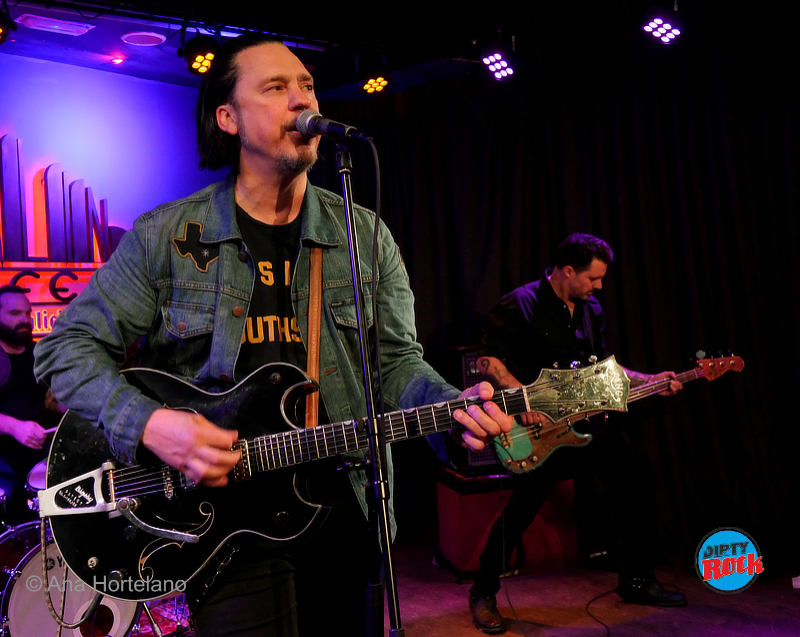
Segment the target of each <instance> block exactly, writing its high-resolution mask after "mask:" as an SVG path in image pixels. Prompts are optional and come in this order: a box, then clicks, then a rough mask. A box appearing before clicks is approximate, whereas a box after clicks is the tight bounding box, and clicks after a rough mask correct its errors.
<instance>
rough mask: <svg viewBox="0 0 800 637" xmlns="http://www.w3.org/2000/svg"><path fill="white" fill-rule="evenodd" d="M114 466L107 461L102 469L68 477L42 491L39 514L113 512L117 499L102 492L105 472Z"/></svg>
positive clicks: (41, 515)
mask: <svg viewBox="0 0 800 637" xmlns="http://www.w3.org/2000/svg"><path fill="white" fill-rule="evenodd" d="M113 468H114V465H113V463H111V462H104V463H103V465H102V466H101V467H100V468H99V469H95V470H94V471H89V472H87V473H84V474H83V475H80V476H77V477H75V478H72V479H71V480H66V481H64V482H62V483H60V484H57V485H55V486H52V487H50V488H49V489H42V490H41V491H39V494H38V497H39V517H42V518H43V517H47V516H52V515H76V514H80V513H100V512H102V511H109V512H111V513H112V514H113V512H114V511H115V509H116V508H117V503H116V502H115V501H114V500H113V497H112V498H110V500H111V501H110V502H109V501H107V500H106V496H105V494H104V493H103V476H104V475H105V473H106V472H107V471H111V470H112V469H113Z"/></svg>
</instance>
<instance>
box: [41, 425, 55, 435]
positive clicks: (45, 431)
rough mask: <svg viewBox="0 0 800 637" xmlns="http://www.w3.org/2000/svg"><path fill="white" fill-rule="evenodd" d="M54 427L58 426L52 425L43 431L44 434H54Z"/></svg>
mask: <svg viewBox="0 0 800 637" xmlns="http://www.w3.org/2000/svg"><path fill="white" fill-rule="evenodd" d="M56 429H58V427H53V428H52V429H45V430H44V433H45V435H47V434H54V433H55V432H56Z"/></svg>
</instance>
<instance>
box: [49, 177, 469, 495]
mask: <svg viewBox="0 0 800 637" xmlns="http://www.w3.org/2000/svg"><path fill="white" fill-rule="evenodd" d="M234 184H235V177H234V176H233V175H230V176H229V177H228V178H227V179H226V180H224V181H222V182H219V183H217V184H214V185H211V186H209V187H207V188H205V189H203V190H201V191H199V192H197V193H195V194H193V195H191V196H189V197H186V198H184V199H181V200H178V201H175V202H172V203H168V204H164V205H162V206H160V207H158V208H156V209H155V210H153V211H151V212H148V213H146V214H144V215H142V216H141V217H139V218H138V219H137V220H136V222H135V223H134V227H133V230H132V231H130V232H127V233H126V234H125V235H124V236H123V238H122V240H121V242H120V244H119V247H118V248H117V249H116V250H115V251H114V253H113V254H112V256H111V258H110V259H109V260H108V263H106V264H105V265H104V266H103V267H102V268H101V269H100V270H98V271H97V272H96V273H95V275H94V276H93V277H92V280H91V282H90V284H89V285H88V286H87V288H86V289H85V290H84V291H83V292H82V293H81V294H80V295H79V296H78V298H76V299H75V300H74V301H72V303H70V305H69V306H68V307H67V308H66V309H65V310H64V311H63V312H62V313H61V315H60V316H59V318H58V320H57V321H56V323H55V325H54V327H53V331H52V333H51V334H49V335H48V336H46V337H45V338H44V339H42V340H41V341H40V342H39V343H38V344H37V346H36V350H35V355H36V363H35V373H36V377H37V379H39V380H40V381H42V382H44V383H45V384H47V385H48V386H50V388H51V389H52V391H53V393H54V395H55V396H56V398H58V400H59V401H61V402H62V403H64V404H65V405H66V406H67V407H68V408H69V409H70V410H72V411H73V412H75V413H77V414H78V415H79V416H81V417H83V418H84V419H86V420H88V421H90V422H94V423H100V424H101V425H102V427H103V428H104V431H105V434H106V436H107V437H108V440H109V444H110V446H111V449H112V451H113V453H114V454H115V455H116V456H117V457H118V458H119V459H121V460H123V461H126V462H129V461H134V459H135V457H136V449H137V446H138V444H139V441H140V439H141V436H142V432H143V431H144V427H145V424H146V423H147V420H148V418H149V417H150V415H151V414H152V412H153V411H154V410H156V409H158V408H159V407H161V405H160V404H158V403H157V402H155V401H153V400H151V399H149V398H146V397H145V396H143V395H142V394H141V393H140V392H139V391H138V390H136V389H135V388H133V387H131V386H130V385H129V384H128V383H127V381H126V380H125V378H124V377H122V376H120V375H119V374H118V369H119V368H120V366H121V365H122V364H123V363H124V361H125V360H126V354H127V351H128V348H129V347H130V346H131V345H132V344H133V343H135V342H136V340H137V339H139V338H140V337H141V336H145V341H144V346H143V350H142V352H141V356H142V360H141V365H142V366H143V367H150V368H154V369H159V370H163V371H166V372H169V373H172V374H174V375H177V376H180V377H183V378H186V379H188V380H190V381H191V382H193V383H196V384H203V385H209V384H212V385H213V384H216V385H220V381H222V383H223V384H224V383H227V381H236V380H240V379H237V378H236V376H235V369H236V360H237V357H238V354H239V347H240V344H241V342H242V336H243V333H244V329H245V321H246V319H247V315H248V309H249V303H250V298H251V294H252V291H253V284H254V280H255V266H254V264H253V260H252V258H250V256H249V253H248V251H247V246H245V245H244V243H243V241H242V237H241V234H240V232H239V228H238V226H237V224H236V213H235V210H236V208H235V199H234ZM301 214H302V222H301V223H302V226H301V240H300V243H301V248H300V250H299V253H298V257H297V262H296V264H295V270H294V272H295V274H294V277H293V280H292V287H291V294H292V303H293V306H294V312H295V316H296V317H297V322H298V327H299V329H300V333H301V336H302V338H303V342H304V343H307V335H308V320H307V311H308V296H309V253H310V250H309V246H312V245H319V246H321V247H322V248H323V274H322V278H323V284H322V288H323V289H322V319H321V329H320V332H321V334H320V362H319V369H320V385H321V394H322V398H323V400H324V403H325V407H326V409H327V412H328V415H329V417H330V419H331V422H342V421H347V420H351V419H353V418H356V417H361V416H364V415H365V412H366V408H365V403H364V391H363V384H362V376H361V372H360V369H361V358H360V353H359V352H360V350H359V340H358V330H357V322H356V313H355V305H354V294H353V286H352V273H351V269H350V257H349V250H348V245H347V227H346V222H345V216H344V205H343V203H342V199H341V197H338V196H337V195H334V194H333V193H330V192H328V191H326V190H322V189H320V188H315V187H314V186H312V185H311V184H309V185H308V187H307V190H306V194H305V199H304V201H303V206H302V211H301ZM354 215H355V218H356V232H357V234H358V240H359V246H360V250H359V253H360V259H361V274H362V282H361V283H362V288H363V291H364V297H365V300H366V303H365V305H366V310H365V317H366V322H367V324H368V325H372V307H371V284H372V278H373V272H372V268H371V255H372V232H373V225H374V214H373V213H372V212H370V211H368V210H366V209H364V208H360V207H356V208H355V210H354ZM378 241H379V243H378V255H377V268H378V269H377V272H376V276H377V280H378V286H377V294H378V315H379V329H380V342H381V362H382V370H381V371H382V373H383V381H384V385H383V396H384V402H385V406H386V409H387V411H394V410H397V409H406V408H409V407H414V406H420V405H425V404H430V403H434V402H438V401H442V400H450V399H453V398H455V397H456V396H457V395H458V393H459V392H458V390H456V389H455V388H453V387H452V386H450V385H448V384H447V383H445V381H444V380H443V379H442V378H441V377H440V376H439V375H438V374H437V373H436V372H435V371H434V370H433V369H432V368H431V367H430V366H429V365H428V364H427V363H425V362H424V361H423V360H422V347H421V346H420V345H419V344H418V343H417V341H416V328H415V323H414V307H413V305H414V297H413V294H412V292H411V289H410V288H409V284H408V275H407V273H406V271H405V267H404V265H403V262H402V259H401V257H400V252H399V250H398V247H397V245H396V244H395V242H394V240H393V239H392V237H391V235H390V233H389V231H388V229H387V228H386V226H385V225H383V223H382V222H381V224H380V229H379V234H378ZM182 255H185V256H182ZM350 474H351V481H352V482H353V486H354V488H355V490H356V493H357V494H358V495H359V498H360V500H361V501H362V507H364V508H365V507H366V505H365V504H364V487H365V482H366V477H365V476H364V472H360V471H351V472H350Z"/></svg>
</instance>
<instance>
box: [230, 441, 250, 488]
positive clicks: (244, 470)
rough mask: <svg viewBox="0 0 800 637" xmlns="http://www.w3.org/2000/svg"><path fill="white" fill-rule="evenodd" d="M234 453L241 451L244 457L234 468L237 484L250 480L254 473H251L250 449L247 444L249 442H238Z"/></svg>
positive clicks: (234, 446) (234, 447)
mask: <svg viewBox="0 0 800 637" xmlns="http://www.w3.org/2000/svg"><path fill="white" fill-rule="evenodd" d="M232 450H233V451H237V450H239V451H241V452H242V457H241V458H240V459H239V462H237V463H236V465H235V466H234V467H233V477H234V479H235V480H236V482H239V481H241V480H249V479H250V477H251V476H252V472H251V471H250V453H249V451H250V447H249V445H248V443H247V440H237V441H236V443H235V444H234V445H233V448H232Z"/></svg>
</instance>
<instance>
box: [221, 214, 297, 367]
mask: <svg viewBox="0 0 800 637" xmlns="http://www.w3.org/2000/svg"><path fill="white" fill-rule="evenodd" d="M236 221H237V223H238V224H239V230H240V231H241V233H242V237H243V239H244V242H245V245H246V246H247V249H248V251H249V252H250V255H251V256H252V257H253V262H254V264H255V268H256V278H255V283H254V284H253V298H252V299H251V301H250V312H249V313H248V315H247V323H246V326H245V331H244V336H243V338H242V347H241V349H240V350H239V360H238V361H237V363H236V376H237V378H242V377H244V376H245V375H247V374H249V373H250V372H252V371H255V370H256V369H258V368H259V367H261V366H262V365H265V364H266V363H271V362H275V361H281V362H284V363H291V364H293V365H296V366H297V367H299V368H300V369H303V370H304V369H306V360H307V355H306V348H305V345H304V344H303V339H302V338H301V336H300V330H299V329H298V327H297V318H296V317H295V315H294V309H293V308H292V274H293V268H294V264H295V260H296V259H297V250H298V248H299V246H300V216H299V215H298V217H297V219H295V220H294V221H292V222H291V223H289V224H286V225H282V226H271V225H267V224H265V223H261V222H260V221H256V220H255V219H253V218H252V217H250V215H248V214H247V213H246V212H245V211H244V210H242V209H241V208H240V207H239V206H236Z"/></svg>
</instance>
